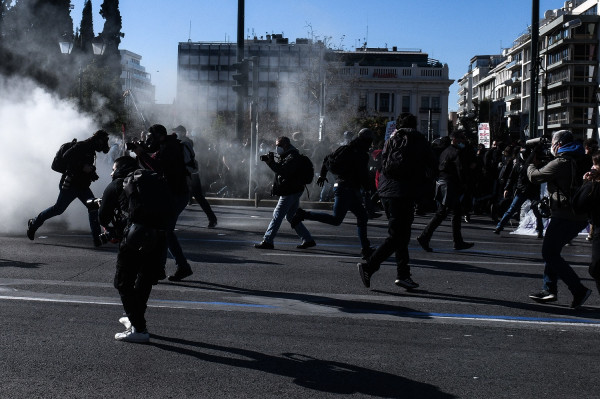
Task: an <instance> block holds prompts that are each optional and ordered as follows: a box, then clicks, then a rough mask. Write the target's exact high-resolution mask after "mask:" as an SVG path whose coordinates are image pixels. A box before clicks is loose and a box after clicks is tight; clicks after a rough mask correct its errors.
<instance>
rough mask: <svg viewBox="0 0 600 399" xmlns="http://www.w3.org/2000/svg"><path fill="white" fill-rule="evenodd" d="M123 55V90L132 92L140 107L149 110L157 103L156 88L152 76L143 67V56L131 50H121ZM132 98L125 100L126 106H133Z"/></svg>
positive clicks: (121, 78)
mask: <svg viewBox="0 0 600 399" xmlns="http://www.w3.org/2000/svg"><path fill="white" fill-rule="evenodd" d="M119 53H120V54H121V77H120V81H121V88H122V89H123V91H124V92H125V91H126V90H131V92H133V95H134V96H135V99H136V101H137V102H138V106H140V107H143V109H145V110H149V109H150V108H151V107H152V106H153V105H154V101H155V87H154V85H153V84H152V81H151V75H150V74H149V73H148V72H146V68H145V67H144V66H142V65H141V60H142V56H141V55H139V54H136V53H134V52H132V51H129V50H119ZM131 102H132V99H131V97H126V98H125V105H127V106H133V104H131Z"/></svg>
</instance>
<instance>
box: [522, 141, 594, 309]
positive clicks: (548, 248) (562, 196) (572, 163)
mask: <svg viewBox="0 0 600 399" xmlns="http://www.w3.org/2000/svg"><path fill="white" fill-rule="evenodd" d="M540 144H541V145H542V146H543V143H540ZM550 152H551V154H552V156H554V159H552V160H551V161H549V162H548V163H547V164H545V165H544V164H543V162H542V161H541V160H540V159H539V158H540V155H541V154H542V153H543V152H540V151H539V150H535V149H534V151H533V153H532V155H531V156H530V157H529V158H528V162H527V163H528V164H529V166H528V167H527V177H528V178H529V180H531V182H532V183H534V184H541V183H547V186H548V193H549V195H550V207H551V209H552V217H551V219H550V223H549V224H548V227H547V229H546V235H545V237H544V242H543V243H542V258H543V259H544V262H545V265H544V283H543V286H542V290H541V291H540V292H535V293H532V294H530V295H529V298H531V299H532V300H534V301H536V302H539V303H546V302H555V301H556V300H558V279H559V278H560V279H561V280H563V282H564V283H565V284H566V285H567V287H568V288H569V291H571V293H572V294H573V301H572V302H571V307H572V308H578V307H580V306H581V305H583V304H584V303H585V301H586V300H587V299H588V298H589V296H590V294H591V293H592V290H590V289H588V288H586V287H585V286H584V285H583V284H581V281H580V279H579V276H577V273H575V271H574V270H573V268H572V267H571V266H570V265H569V263H568V262H567V261H566V260H565V259H564V258H563V257H562V256H561V251H562V249H563V247H564V246H565V245H566V244H567V243H569V241H571V240H572V239H574V238H575V237H577V235H578V234H579V232H581V231H582V230H583V229H584V228H585V227H586V225H587V216H586V215H585V214H578V213H576V212H575V211H574V209H573V206H572V203H571V199H572V196H573V194H575V191H576V190H577V188H578V187H579V186H581V182H582V176H583V171H580V170H579V168H578V162H579V161H581V159H582V156H583V148H582V146H581V145H580V144H577V143H575V141H574V139H573V133H571V132H570V131H568V130H560V131H558V132H555V133H554V134H553V135H552V143H551V145H550Z"/></svg>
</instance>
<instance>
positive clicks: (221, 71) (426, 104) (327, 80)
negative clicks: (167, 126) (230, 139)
mask: <svg viewBox="0 0 600 399" xmlns="http://www.w3.org/2000/svg"><path fill="white" fill-rule="evenodd" d="M244 58H245V59H251V60H253V61H252V62H251V63H250V72H249V74H248V75H249V80H250V84H249V86H250V87H251V89H250V95H251V100H252V101H253V106H255V107H258V112H259V124H260V118H261V116H260V115H269V118H276V119H277V120H278V122H279V125H280V126H283V127H284V128H287V129H288V130H290V131H293V130H303V131H307V132H311V133H310V134H316V132H317V131H319V126H325V127H324V129H325V130H327V129H328V128H330V129H335V127H334V126H336V125H335V124H333V121H334V120H335V119H336V118H337V119H340V118H350V117H356V116H359V115H365V116H375V115H377V116H383V117H385V118H389V119H393V118H395V117H397V116H398V115H399V114H400V113H401V112H405V111H408V112H412V113H414V114H415V115H418V117H419V121H420V124H421V126H420V128H421V130H423V131H427V130H428V129H429V130H431V132H432V134H434V135H445V134H447V125H446V122H445V121H446V120H447V118H448V116H447V115H448V94H449V87H450V85H451V84H452V82H453V81H452V80H450V79H449V78H448V66H447V65H443V64H442V63H440V62H439V61H436V60H431V59H430V58H429V57H428V55H427V54H426V53H423V52H421V51H419V50H404V51H403V50H398V49H397V48H393V49H391V50H388V49H387V48H386V49H381V48H377V49H373V48H361V49H357V50H356V51H336V50H332V49H329V48H327V47H326V46H325V45H324V44H323V43H322V42H319V41H316V42H313V41H312V40H310V39H296V41H295V42H289V40H288V39H287V38H285V37H283V35H266V36H265V37H264V38H263V37H255V38H253V39H251V40H246V41H245V43H244ZM236 61H237V54H236V44H235V43H214V42H187V43H179V48H178V83H177V100H176V107H177V113H178V117H179V120H181V121H184V122H185V123H188V125H190V126H207V125H209V124H210V123H211V121H213V120H214V119H215V118H217V116H227V115H231V114H232V113H233V112H235V109H236V99H237V93H236V92H234V90H233V88H232V87H233V83H234V80H233V75H234V74H236V73H237V71H236V69H235V68H234V63H236ZM430 115H432V116H430ZM264 118H265V117H264V116H263V119H264ZM442 121H443V123H442ZM313 132H315V133H313Z"/></svg>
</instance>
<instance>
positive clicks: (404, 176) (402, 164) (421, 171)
mask: <svg viewBox="0 0 600 399" xmlns="http://www.w3.org/2000/svg"><path fill="white" fill-rule="evenodd" d="M427 146H428V143H427V142H426V140H425V138H424V137H423V136H422V135H421V133H418V132H411V131H409V132H402V131H399V132H397V133H396V134H395V135H394V136H393V137H391V138H390V139H388V142H386V144H385V146H384V149H383V151H382V153H381V172H382V173H383V174H384V175H385V177H388V178H392V179H396V180H401V181H415V182H416V181H421V180H423V179H426V178H429V177H430V176H431V175H432V165H427V159H426V158H425V157H424V155H425V152H424V150H426V147H427Z"/></svg>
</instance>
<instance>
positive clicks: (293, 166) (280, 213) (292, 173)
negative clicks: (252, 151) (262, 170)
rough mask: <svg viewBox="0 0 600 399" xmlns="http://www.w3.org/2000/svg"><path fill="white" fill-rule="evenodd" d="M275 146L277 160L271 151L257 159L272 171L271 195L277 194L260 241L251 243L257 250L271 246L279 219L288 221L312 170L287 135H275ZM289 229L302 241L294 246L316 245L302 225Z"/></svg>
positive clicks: (271, 247) (299, 247)
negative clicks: (270, 217)
mask: <svg viewBox="0 0 600 399" xmlns="http://www.w3.org/2000/svg"><path fill="white" fill-rule="evenodd" d="M275 148H276V151H277V155H278V156H279V160H278V161H277V160H275V154H274V153H272V152H270V153H268V154H266V155H261V157H260V160H261V161H263V162H265V163H266V164H267V166H268V167H269V168H270V169H271V170H272V171H273V172H275V178H274V180H273V189H272V192H271V194H272V195H277V196H279V200H278V201H277V205H276V206H275V209H274V210H273V219H271V222H270V223H269V227H267V231H266V232H265V234H264V236H263V240H262V242H261V243H260V244H254V247H255V248H258V249H273V248H275V245H274V244H273V242H274V240H275V236H276V235H277V232H278V231H279V227H281V223H282V222H283V218H284V217H285V218H286V219H287V220H288V221H289V222H290V224H291V218H292V216H293V215H294V213H295V212H296V210H297V209H298V206H299V205H300V197H301V196H302V193H303V192H304V188H305V185H306V184H308V183H310V182H308V177H307V176H308V175H309V174H311V173H314V169H313V168H312V163H311V164H310V165H308V164H306V163H305V160H303V159H302V157H306V156H304V155H302V154H300V153H299V152H298V150H297V149H296V147H294V146H293V145H292V144H291V142H290V139H289V138H288V137H285V136H281V137H278V138H277V140H276V141H275ZM309 162H310V160H309ZM292 228H293V229H294V230H296V234H298V237H300V239H301V240H302V242H301V243H300V244H299V245H298V246H296V248H298V249H306V248H311V247H314V246H315V245H317V243H316V242H315V240H313V238H312V236H311V234H310V232H309V231H308V229H307V228H306V227H305V226H304V224H302V223H297V224H295V225H292Z"/></svg>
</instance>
